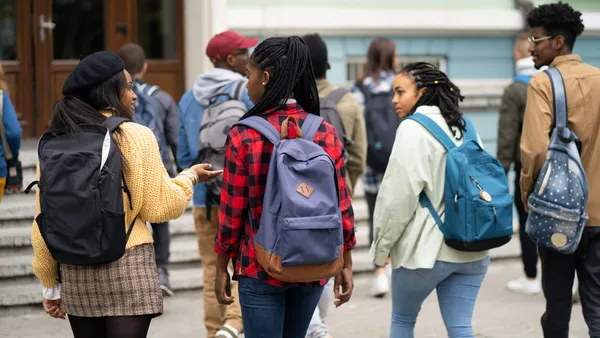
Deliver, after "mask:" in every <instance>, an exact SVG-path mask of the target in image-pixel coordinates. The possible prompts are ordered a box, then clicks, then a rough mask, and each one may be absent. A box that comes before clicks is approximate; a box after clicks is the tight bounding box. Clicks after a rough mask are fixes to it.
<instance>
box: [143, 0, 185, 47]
mask: <svg viewBox="0 0 600 338" xmlns="http://www.w3.org/2000/svg"><path fill="white" fill-rule="evenodd" d="M138 35H139V44H140V46H142V47H143V48H144V51H145V52H146V58H148V59H176V58H177V1H172V0H169V1H165V0H138Z"/></svg>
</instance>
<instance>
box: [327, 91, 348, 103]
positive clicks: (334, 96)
mask: <svg viewBox="0 0 600 338" xmlns="http://www.w3.org/2000/svg"><path fill="white" fill-rule="evenodd" d="M346 93H348V91H347V90H346V88H342V87H338V88H336V89H334V90H333V91H332V92H331V93H329V95H327V97H325V99H326V100H330V101H331V102H333V103H336V104H337V103H338V102H339V101H340V100H341V99H342V97H344V95H346Z"/></svg>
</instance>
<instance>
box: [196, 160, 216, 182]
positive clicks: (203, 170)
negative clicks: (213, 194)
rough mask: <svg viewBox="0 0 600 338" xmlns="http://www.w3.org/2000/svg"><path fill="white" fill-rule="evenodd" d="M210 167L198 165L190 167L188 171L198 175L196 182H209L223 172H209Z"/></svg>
mask: <svg viewBox="0 0 600 338" xmlns="http://www.w3.org/2000/svg"><path fill="white" fill-rule="evenodd" d="M211 167H212V164H208V163H200V164H196V165H194V166H192V167H191V168H190V169H192V170H193V171H195V172H196V174H198V182H209V181H211V180H212V179H213V178H215V177H217V176H219V175H222V174H223V170H213V171H209V170H208V169H210V168H211Z"/></svg>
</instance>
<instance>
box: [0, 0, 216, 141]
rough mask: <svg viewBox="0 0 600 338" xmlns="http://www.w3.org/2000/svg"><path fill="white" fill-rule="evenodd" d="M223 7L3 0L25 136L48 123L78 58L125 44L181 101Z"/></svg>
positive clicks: (4, 50) (7, 60)
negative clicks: (135, 47)
mask: <svg viewBox="0 0 600 338" xmlns="http://www.w3.org/2000/svg"><path fill="white" fill-rule="evenodd" d="M223 13H224V14H223ZM226 13H227V2H226V1H215V0H0V62H1V64H2V66H3V69H4V72H5V73H6V80H7V82H8V84H9V94H10V97H11V99H12V101H13V104H14V105H15V107H16V110H17V113H18V116H19V120H20V121H21V124H22V126H23V136H24V137H38V136H40V135H41V134H42V133H44V131H45V130H46V129H47V125H48V121H49V119H50V116H51V111H52V106H53V105H54V103H55V102H56V101H57V100H58V99H59V98H60V97H61V88H62V86H63V84H64V81H65V80H66V77H67V76H68V74H69V73H70V71H71V70H72V69H73V67H75V65H76V64H77V62H78V61H79V60H80V58H81V57H84V56H87V55H89V54H91V53H93V52H96V51H99V50H105V49H106V50H110V51H117V49H118V48H119V47H120V46H121V45H122V44H124V43H127V42H135V43H139V44H140V45H142V46H143V47H144V49H145V50H146V54H147V55H146V56H147V58H148V59H149V61H148V73H147V75H146V79H147V81H149V82H151V83H155V84H158V85H160V87H161V88H163V89H164V90H166V91H167V92H169V93H170V94H171V95H172V96H173V97H174V98H175V99H176V100H178V99H179V98H180V97H181V95H182V94H183V93H184V91H185V88H186V87H187V86H189V85H191V83H190V82H189V81H187V82H186V78H188V76H187V75H186V71H187V72H192V73H194V74H195V73H197V72H200V71H201V70H203V69H206V67H208V66H209V65H208V64H207V63H208V60H207V59H206V57H205V56H204V48H205V47H204V46H205V45H206V42H207V41H208V39H209V38H210V37H211V36H212V34H214V32H217V31H220V30H224V29H225V28H226V26H227V22H226V21H222V20H215V21H213V20H212V19H213V18H225V17H226V16H227V14H226ZM189 79H191V80H193V76H191V77H189ZM189 79H188V80H189ZM191 80H190V81H191Z"/></svg>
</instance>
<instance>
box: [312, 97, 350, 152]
mask: <svg viewBox="0 0 600 338" xmlns="http://www.w3.org/2000/svg"><path fill="white" fill-rule="evenodd" d="M346 93H348V91H347V90H346V89H344V88H336V89H334V90H333V91H332V92H331V93H329V95H327V96H326V97H320V98H319V103H320V104H319V105H320V107H321V110H320V114H321V117H323V119H325V121H327V122H328V123H329V124H331V125H332V126H333V127H334V128H335V130H336V131H337V133H338V136H339V137H340V141H341V142H342V144H343V145H344V149H346V151H345V152H344V163H348V146H350V145H351V144H352V140H351V139H350V138H348V136H347V135H346V129H345V128H344V124H343V123H342V118H341V117H340V112H339V111H338V109H337V103H338V102H339V101H340V100H341V99H342V97H344V95H346Z"/></svg>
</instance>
